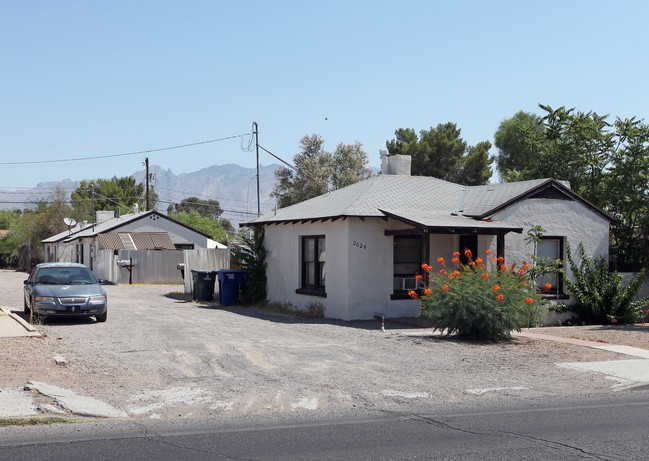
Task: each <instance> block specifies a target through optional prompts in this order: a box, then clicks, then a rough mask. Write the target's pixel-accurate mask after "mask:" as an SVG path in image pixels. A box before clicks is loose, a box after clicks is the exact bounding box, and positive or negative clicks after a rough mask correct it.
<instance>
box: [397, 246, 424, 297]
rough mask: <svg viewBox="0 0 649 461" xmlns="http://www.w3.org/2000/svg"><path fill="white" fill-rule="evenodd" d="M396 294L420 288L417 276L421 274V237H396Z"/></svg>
mask: <svg viewBox="0 0 649 461" xmlns="http://www.w3.org/2000/svg"><path fill="white" fill-rule="evenodd" d="M393 260H394V267H393V287H392V288H393V291H394V293H400V292H403V293H407V291H408V290H416V289H417V288H418V286H417V281H416V280H415V276H416V275H417V274H418V273H420V272H421V237H419V236H407V237H406V236H395V237H394V258H393Z"/></svg>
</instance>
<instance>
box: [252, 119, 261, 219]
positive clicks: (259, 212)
mask: <svg viewBox="0 0 649 461" xmlns="http://www.w3.org/2000/svg"><path fill="white" fill-rule="evenodd" d="M253 125H254V126H255V148H256V150H257V217H259V216H261V202H260V200H259V125H257V122H253Z"/></svg>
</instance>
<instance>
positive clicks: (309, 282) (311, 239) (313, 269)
mask: <svg viewBox="0 0 649 461" xmlns="http://www.w3.org/2000/svg"><path fill="white" fill-rule="evenodd" d="M325 256H326V253H325V237H324V235H308V236H304V237H302V252H301V266H302V267H301V279H302V280H301V286H300V288H298V289H297V290H296V292H297V293H302V294H310V295H315V296H326V292H325V285H326V284H325V280H326V271H325V260H326V257H325Z"/></svg>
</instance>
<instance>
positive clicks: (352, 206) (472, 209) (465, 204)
mask: <svg viewBox="0 0 649 461" xmlns="http://www.w3.org/2000/svg"><path fill="white" fill-rule="evenodd" d="M544 184H549V185H552V184H556V183H555V181H554V180H553V179H549V178H546V179H534V180H531V181H519V182H514V183H502V184H488V185H485V186H466V187H465V186H461V185H459V184H454V183H450V182H448V181H443V180H441V179H437V178H431V177H427V176H405V175H385V174H382V175H378V176H375V177H372V178H369V179H366V180H364V181H361V182H358V183H356V184H352V185H351V186H347V187H345V188H343V189H338V190H336V191H334V192H330V193H327V194H325V195H321V196H319V197H315V198H312V199H310V200H306V201H304V202H301V203H297V204H295V205H292V206H289V207H286V208H280V209H278V210H277V211H276V212H271V213H267V214H265V215H263V216H260V217H258V218H256V219H253V220H251V221H249V222H247V223H246V224H248V225H254V224H272V223H280V222H299V221H309V220H321V219H322V220H323V219H333V218H338V217H354V216H356V217H373V216H375V217H385V216H392V217H394V218H397V219H402V220H404V221H408V222H411V223H412V224H416V225H420V226H423V227H429V228H433V227H438V228H443V227H449V228H478V227H479V228H485V229H502V230H505V229H510V230H517V231H519V232H520V228H515V227H512V226H509V225H504V224H503V223H498V222H490V221H484V220H477V219H472V218H476V217H481V218H488V217H489V215H490V213H492V212H496V211H497V210H498V208H499V207H503V206H507V205H508V204H509V203H510V202H511V203H513V202H515V201H516V199H517V198H520V197H524V196H525V195H526V194H528V193H530V192H532V191H534V190H535V189H539V188H543V185H544ZM559 187H561V188H562V189H564V191H565V193H567V194H570V195H571V196H573V198H575V199H578V200H581V201H582V202H583V203H584V204H586V205H588V206H590V207H592V208H593V209H595V210H596V211H598V212H599V213H601V214H602V215H604V216H606V217H608V218H610V217H609V216H608V215H606V213H605V212H603V211H602V210H599V209H598V208H597V207H594V206H593V205H592V204H589V203H588V202H587V201H585V200H583V199H581V198H580V197H579V196H577V195H576V194H574V193H571V192H570V191H569V190H568V189H566V188H565V187H564V186H559ZM610 219H612V218H610Z"/></svg>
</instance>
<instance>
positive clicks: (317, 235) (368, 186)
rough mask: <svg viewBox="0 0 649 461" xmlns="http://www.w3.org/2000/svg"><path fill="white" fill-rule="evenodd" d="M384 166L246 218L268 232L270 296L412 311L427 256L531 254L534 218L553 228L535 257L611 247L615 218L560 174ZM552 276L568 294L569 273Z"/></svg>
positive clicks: (397, 313)
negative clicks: (471, 179)
mask: <svg viewBox="0 0 649 461" xmlns="http://www.w3.org/2000/svg"><path fill="white" fill-rule="evenodd" d="M381 173H382V174H380V175H377V176H375V177H371V178H369V179H366V180H364V181H361V182H358V183H356V184H353V185H351V186H348V187H345V188H342V189H339V190H336V191H334V192H330V193H327V194H325V195H321V196H319V197H316V198H313V199H310V200H307V201H304V202H302V203H298V204H296V205H293V206H289V207H286V208H282V209H278V210H277V211H276V212H272V213H269V214H266V215H262V216H260V217H258V218H256V219H254V220H252V221H250V222H248V223H247V225H248V226H252V227H255V226H258V227H261V228H263V229H264V231H265V240H264V246H265V248H266V250H267V264H268V266H267V278H268V282H267V298H268V300H269V301H271V302H278V303H285V304H290V305H292V306H294V307H297V308H300V309H308V308H309V307H311V306H315V305H321V306H322V307H324V312H325V317H328V318H336V319H343V320H353V319H371V318H373V317H374V316H375V315H376V314H382V315H385V317H387V318H390V317H392V318H394V317H402V316H414V315H416V314H417V313H418V311H419V306H418V303H417V302H416V301H414V300H412V299H410V298H409V297H408V295H407V292H408V290H409V289H412V288H413V287H415V284H416V280H415V278H414V277H415V275H416V274H418V273H421V265H422V264H423V263H427V264H430V265H431V266H433V268H435V269H440V266H438V265H437V262H436V261H437V258H438V257H440V256H441V257H443V258H445V259H446V260H447V261H449V260H450V259H452V255H453V252H455V251H460V252H461V253H463V250H464V249H466V248H468V249H470V250H471V251H472V252H473V254H474V255H484V252H485V251H486V250H487V249H491V250H492V251H493V252H494V253H495V254H497V256H502V257H504V258H505V261H506V263H507V264H512V263H517V264H518V265H521V264H522V263H524V262H528V263H529V262H531V257H530V255H531V253H532V252H533V245H528V244H526V242H525V238H526V236H527V235H526V233H527V231H528V230H529V229H530V228H531V227H533V226H535V225H540V226H542V227H543V228H545V230H546V232H545V233H544V236H543V240H542V242H541V243H539V245H538V250H537V252H538V256H541V257H551V258H552V259H558V258H560V259H563V260H565V259H566V244H567V243H568V242H570V244H571V246H572V247H573V248H576V247H577V246H578V245H579V243H580V242H583V244H584V247H585V249H586V252H587V254H589V255H591V256H593V257H595V256H608V246H609V225H610V223H611V222H612V221H613V218H611V217H610V216H609V215H607V214H606V213H605V212H603V211H602V210H600V209H599V208H597V207H595V206H594V205H592V204H590V203H589V202H587V201H586V200H584V199H583V198H581V197H580V196H579V195H577V194H575V193H574V192H572V191H571V190H570V188H569V187H567V186H566V185H565V184H563V183H561V182H559V181H556V180H554V179H539V180H532V181H522V182H516V183H505V184H490V185H485V186H466V187H465V186H461V185H458V184H453V183H450V182H447V181H443V180H440V179H436V178H431V177H424V176H411V175H410V157H408V156H400V155H395V156H390V157H387V156H384V158H383V166H382V172H381ZM567 276H570V274H568V275H567ZM548 281H549V282H550V283H552V285H553V286H554V287H558V288H559V293H560V297H564V298H565V297H567V296H565V295H563V289H564V282H563V280H562V279H560V278H554V279H551V280H548ZM552 291H555V290H554V289H553V290H552ZM566 301H568V302H569V301H570V300H566Z"/></svg>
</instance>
